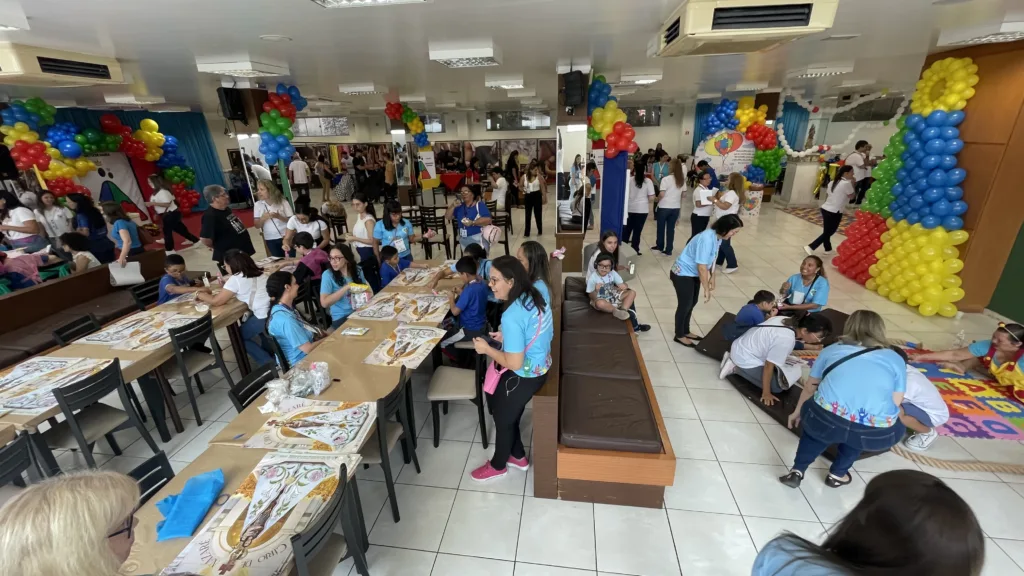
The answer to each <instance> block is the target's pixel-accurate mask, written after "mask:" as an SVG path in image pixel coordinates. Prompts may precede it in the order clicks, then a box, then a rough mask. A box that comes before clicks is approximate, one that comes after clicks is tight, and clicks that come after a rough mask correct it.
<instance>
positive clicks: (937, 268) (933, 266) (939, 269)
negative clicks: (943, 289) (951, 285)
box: [928, 260, 947, 276]
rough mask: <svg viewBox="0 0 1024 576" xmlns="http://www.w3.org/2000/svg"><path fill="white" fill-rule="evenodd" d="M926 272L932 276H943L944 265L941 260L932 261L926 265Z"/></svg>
mask: <svg viewBox="0 0 1024 576" xmlns="http://www.w3.org/2000/svg"><path fill="white" fill-rule="evenodd" d="M928 270H929V271H930V272H932V273H933V274H939V275H940V276H944V275H945V274H946V273H947V272H946V264H945V263H944V262H943V261H942V260H932V261H931V262H929V263H928Z"/></svg>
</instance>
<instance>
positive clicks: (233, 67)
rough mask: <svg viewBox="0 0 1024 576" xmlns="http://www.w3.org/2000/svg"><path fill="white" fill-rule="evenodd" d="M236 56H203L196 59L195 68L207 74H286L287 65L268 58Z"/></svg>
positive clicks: (246, 76) (256, 76)
mask: <svg viewBox="0 0 1024 576" xmlns="http://www.w3.org/2000/svg"><path fill="white" fill-rule="evenodd" d="M236 58H237V57H227V58H224V57H205V58H197V59H196V68H197V69H198V70H199V71H200V72H206V73H207V74H220V75H222V76H237V77H241V78H259V77H268V76H287V75H288V72H289V71H288V65H287V64H279V63H277V62H273V61H270V60H252V59H248V58H246V59H236Z"/></svg>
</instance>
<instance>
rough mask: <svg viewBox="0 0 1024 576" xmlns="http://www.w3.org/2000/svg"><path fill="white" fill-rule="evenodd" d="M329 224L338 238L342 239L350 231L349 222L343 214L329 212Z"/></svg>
mask: <svg viewBox="0 0 1024 576" xmlns="http://www.w3.org/2000/svg"><path fill="white" fill-rule="evenodd" d="M327 224H328V225H330V227H331V230H332V231H333V232H334V237H335V238H336V239H341V238H342V237H344V236H345V233H346V232H348V222H346V221H345V219H344V218H342V217H341V216H332V215H330V214H327Z"/></svg>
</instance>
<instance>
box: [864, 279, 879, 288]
mask: <svg viewBox="0 0 1024 576" xmlns="http://www.w3.org/2000/svg"><path fill="white" fill-rule="evenodd" d="M864 287H865V288H867V289H868V290H872V291H874V290H878V281H877V280H875V279H874V278H871V279H869V280H868V281H867V282H865V283H864Z"/></svg>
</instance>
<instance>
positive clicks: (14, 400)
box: [0, 357, 131, 415]
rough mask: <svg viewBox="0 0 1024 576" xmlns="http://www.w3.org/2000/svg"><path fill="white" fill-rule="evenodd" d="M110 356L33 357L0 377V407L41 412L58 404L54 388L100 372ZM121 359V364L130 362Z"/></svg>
mask: <svg viewBox="0 0 1024 576" xmlns="http://www.w3.org/2000/svg"><path fill="white" fill-rule="evenodd" d="M110 362H111V360H104V359H93V358H58V357H43V358H32V359H30V360H26V361H25V362H22V363H21V364H19V365H18V366H15V367H14V368H13V369H12V370H10V371H9V372H8V373H7V374H5V375H4V376H2V377H0V408H2V409H4V410H10V411H13V412H14V413H16V414H21V415H34V414H42V413H43V412H46V411H47V410H49V409H51V408H53V407H54V406H57V399H56V398H55V397H54V396H53V390H55V389H56V388H59V387H61V386H66V385H68V384H72V383H74V382H77V381H79V380H81V379H83V378H86V377H88V376H92V375H93V374H95V373H97V372H99V371H100V370H102V369H103V368H106V367H107V365H108V364H110ZM130 365H131V362H130V361H124V360H122V361H121V366H122V367H124V366H130Z"/></svg>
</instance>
